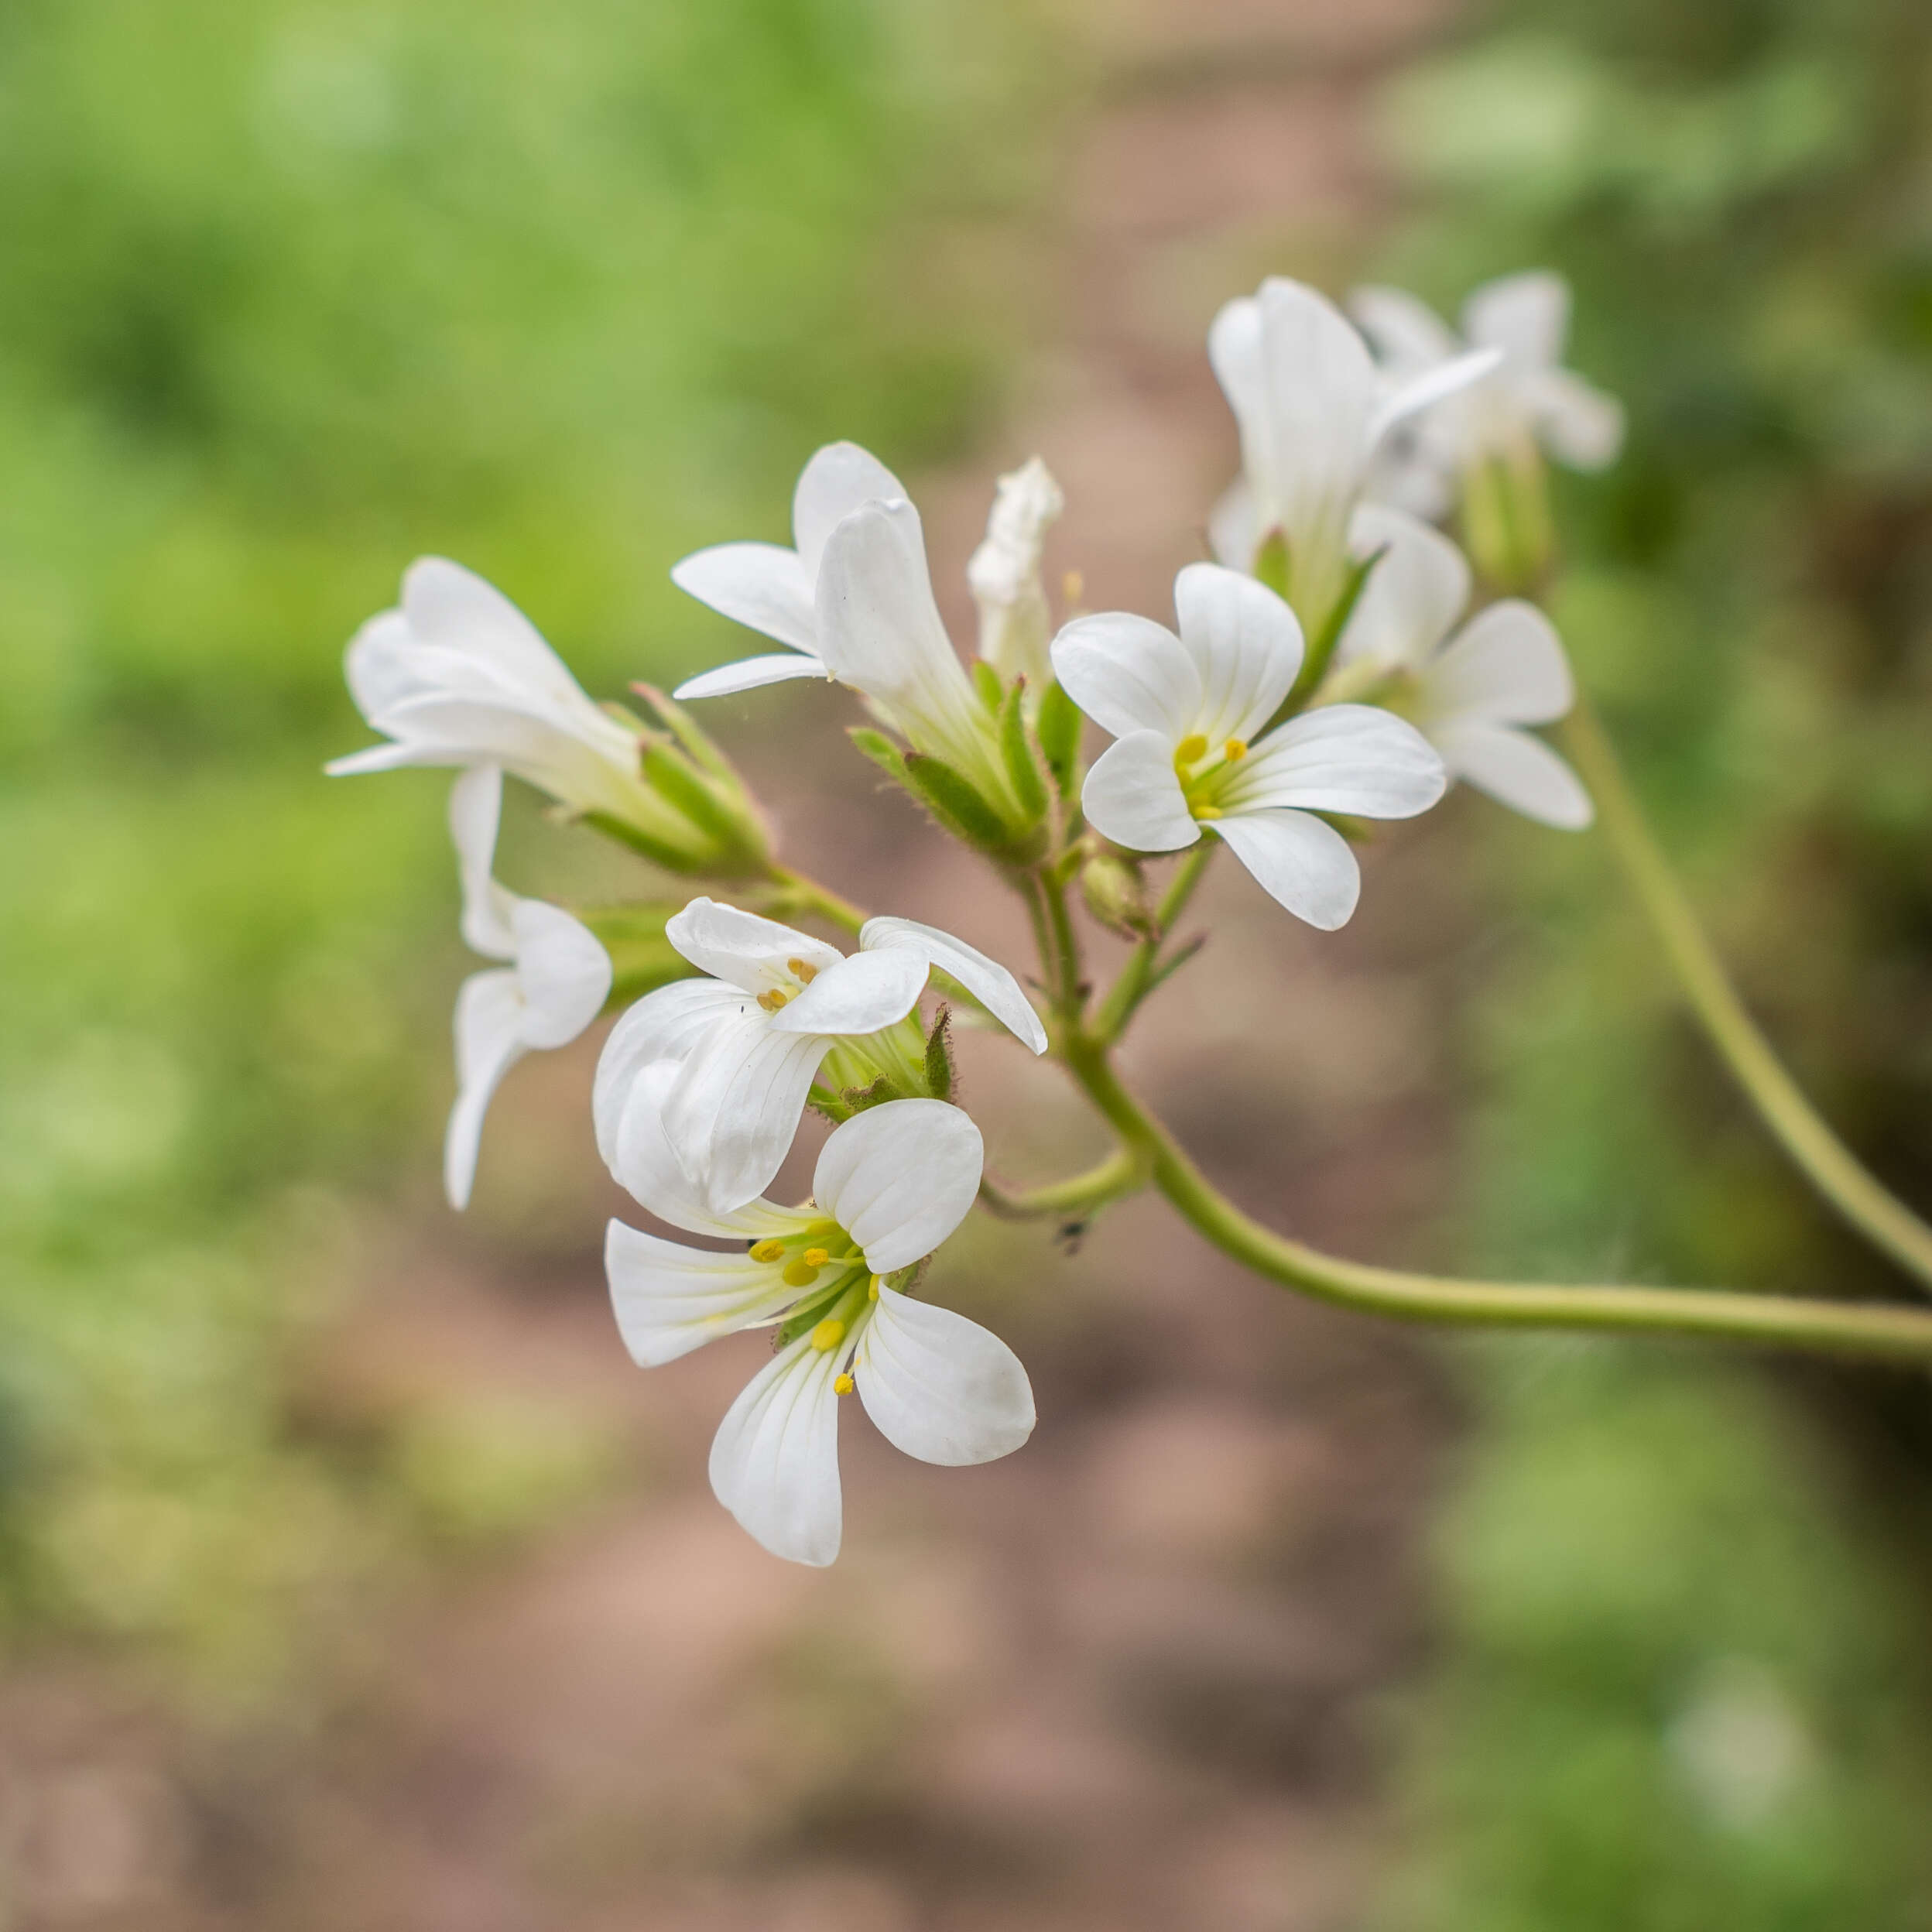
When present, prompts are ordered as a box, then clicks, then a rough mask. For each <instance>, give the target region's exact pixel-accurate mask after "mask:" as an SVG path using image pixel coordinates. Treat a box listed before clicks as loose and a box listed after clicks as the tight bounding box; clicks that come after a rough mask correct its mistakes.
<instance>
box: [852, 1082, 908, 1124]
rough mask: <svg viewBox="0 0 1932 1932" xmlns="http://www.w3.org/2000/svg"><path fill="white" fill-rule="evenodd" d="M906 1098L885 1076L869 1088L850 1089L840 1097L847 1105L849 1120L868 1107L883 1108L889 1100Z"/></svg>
mask: <svg viewBox="0 0 1932 1932" xmlns="http://www.w3.org/2000/svg"><path fill="white" fill-rule="evenodd" d="M839 1098H840V1099H841V1100H842V1101H844V1103H845V1108H846V1113H847V1116H848V1118H849V1117H850V1116H851V1115H853V1114H862V1113H864V1112H865V1110H866V1108H868V1107H882V1106H884V1105H885V1104H886V1101H889V1100H903V1099H904V1098H906V1096H905V1095H904V1094H902V1093H901V1092H900V1091H899V1089H898V1088H896V1086H894V1085H893V1084H892V1082H891V1081H889V1080H888V1079H887V1078H886V1076H885V1075H884V1074H880V1075H879V1077H878V1078H877V1079H876V1080H875V1081H873V1082H872V1084H871V1085H870V1086H869V1087H848V1088H846V1089H845V1091H844V1092H843V1093H842V1094H840V1095H839Z"/></svg>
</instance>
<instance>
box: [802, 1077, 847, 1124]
mask: <svg viewBox="0 0 1932 1932" xmlns="http://www.w3.org/2000/svg"><path fill="white" fill-rule="evenodd" d="M805 1104H806V1105H807V1106H808V1107H809V1108H811V1110H812V1112H814V1113H815V1114H822V1115H824V1117H825V1118H826V1119H827V1120H829V1121H830V1122H831V1123H832V1125H834V1127H837V1126H841V1125H844V1122H847V1121H848V1120H850V1119H851V1117H852V1110H851V1108H849V1107H848V1106H847V1105H845V1102H844V1100H843V1099H841V1098H840V1097H839V1095H838V1094H835V1093H834V1092H833V1091H832V1090H831V1088H829V1087H820V1086H818V1085H816V1084H814V1087H813V1088H812V1091H810V1093H809V1094H807V1095H806V1096H805Z"/></svg>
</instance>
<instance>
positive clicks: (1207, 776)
mask: <svg viewBox="0 0 1932 1932" xmlns="http://www.w3.org/2000/svg"><path fill="white" fill-rule="evenodd" d="M1247 755H1248V741H1247V740H1246V739H1245V738H1228V739H1226V740H1225V741H1224V742H1222V743H1221V745H1219V746H1218V748H1216V747H1211V746H1210V745H1209V744H1208V740H1207V738H1206V737H1205V735H1204V734H1202V733H1201V732H1200V731H1190V732H1189V733H1188V735H1187V736H1186V737H1185V738H1183V739H1182V740H1181V741H1180V743H1179V744H1178V745H1176V746H1175V747H1174V776H1176V777H1177V779H1180V792H1181V796H1182V797H1183V798H1184V799H1185V800H1187V809H1188V810H1189V811H1190V813H1192V814H1193V815H1194V817H1196V818H1197V819H1201V820H1213V819H1217V818H1219V817H1221V807H1220V805H1218V803H1216V802H1215V801H1216V800H1217V799H1218V797H1219V796H1220V795H1221V793H1222V792H1223V790H1225V787H1226V783H1227V779H1228V775H1229V774H1230V772H1231V771H1232V770H1233V769H1234V767H1235V766H1237V765H1238V764H1239V763H1240V762H1241V761H1242V759H1244V758H1245V757H1246V756H1247Z"/></svg>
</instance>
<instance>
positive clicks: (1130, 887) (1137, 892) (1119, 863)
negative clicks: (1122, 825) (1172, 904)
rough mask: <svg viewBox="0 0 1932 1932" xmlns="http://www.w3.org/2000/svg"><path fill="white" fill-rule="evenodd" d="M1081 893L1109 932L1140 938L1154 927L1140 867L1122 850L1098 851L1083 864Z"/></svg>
mask: <svg viewBox="0 0 1932 1932" xmlns="http://www.w3.org/2000/svg"><path fill="white" fill-rule="evenodd" d="M1080 893H1081V898H1083V899H1085V900H1086V902H1087V909H1088V911H1089V912H1090V913H1092V914H1093V916H1094V918H1096V919H1097V920H1099V921H1100V923H1101V925H1103V926H1105V927H1106V928H1107V930H1108V931H1109V932H1112V933H1119V934H1120V935H1121V937H1122V938H1124V939H1139V938H1141V937H1144V936H1145V935H1146V933H1148V932H1149V931H1150V930H1152V929H1153V914H1152V913H1151V912H1149V909H1148V906H1147V897H1146V890H1145V888H1144V887H1143V886H1142V882H1141V876H1140V868H1139V866H1138V865H1136V864H1135V863H1134V862H1133V861H1132V860H1131V859H1129V858H1123V857H1122V855H1120V854H1119V853H1118V852H1108V851H1101V852H1096V853H1095V854H1094V855H1093V857H1092V858H1090V859H1088V862H1086V864H1085V865H1083V866H1082V867H1081V868H1080Z"/></svg>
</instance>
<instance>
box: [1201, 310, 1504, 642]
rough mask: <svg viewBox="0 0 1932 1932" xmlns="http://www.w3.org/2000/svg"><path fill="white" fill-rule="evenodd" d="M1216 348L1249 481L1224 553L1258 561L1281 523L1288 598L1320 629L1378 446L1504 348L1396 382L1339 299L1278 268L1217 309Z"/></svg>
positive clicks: (1221, 545)
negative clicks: (1253, 291) (1382, 370)
mask: <svg viewBox="0 0 1932 1932" xmlns="http://www.w3.org/2000/svg"><path fill="white" fill-rule="evenodd" d="M1208 358H1209V360H1210V361H1211V362H1212V363H1213V365H1214V374H1215V375H1216V377H1217V378H1218V379H1219V381H1220V383H1221V389H1222V391H1223V392H1224V393H1225V395H1226V396H1227V398H1228V404H1229V406H1230V407H1231V409H1233V410H1234V413H1235V421H1236V423H1238V426H1239V427H1240V430H1241V463H1242V477H1241V480H1240V481H1238V482H1237V483H1236V484H1235V485H1234V487H1233V488H1231V490H1229V491H1228V493H1227V495H1225V496H1224V497H1223V498H1221V502H1220V503H1219V504H1218V505H1216V507H1215V509H1214V516H1213V518H1212V519H1211V523H1210V526H1209V536H1210V538H1211V541H1212V543H1213V544H1214V554H1215V556H1216V557H1218V558H1219V559H1220V560H1221V562H1222V563H1225V564H1227V565H1228V566H1229V567H1231V568H1233V569H1235V570H1252V569H1253V568H1254V567H1255V560H1256V557H1257V555H1258V554H1259V551H1260V549H1261V546H1262V543H1263V542H1264V541H1265V540H1266V539H1267V538H1268V536H1269V535H1270V533H1273V532H1274V531H1276V530H1279V532H1280V533H1281V534H1282V536H1283V539H1284V540H1285V541H1286V546H1287V566H1288V601H1289V602H1290V604H1292V605H1293V606H1294V608H1295V612H1296V615H1297V616H1298V617H1300V619H1301V621H1302V623H1303V626H1304V627H1305V628H1306V629H1307V631H1308V632H1309V634H1310V635H1311V636H1314V637H1320V636H1321V635H1322V634H1323V632H1324V627H1325V626H1326V625H1327V623H1328V622H1329V620H1330V618H1331V615H1332V614H1333V612H1334V608H1335V607H1336V605H1337V603H1338V601H1339V600H1340V598H1341V595H1342V594H1343V590H1344V587H1345V584H1346V581H1347V574H1348V553H1347V539H1348V519H1349V518H1350V516H1351V515H1352V514H1353V513H1354V511H1355V505H1356V504H1357V503H1358V502H1360V501H1361V498H1362V492H1363V490H1364V489H1365V487H1366V485H1367V483H1368V479H1369V466H1370V464H1371V462H1372V460H1373V458H1374V457H1375V451H1376V449H1377V447H1378V446H1379V444H1381V442H1382V439H1383V437H1385V436H1386V435H1387V434H1388V433H1389V430H1391V429H1392V428H1393V427H1394V426H1395V425H1396V424H1397V423H1399V422H1401V421H1403V419H1404V418H1406V417H1408V416H1413V414H1414V413H1416V411H1417V410H1419V409H1427V408H1428V407H1429V406H1430V405H1431V404H1432V403H1434V402H1439V401H1440V400H1441V399H1442V398H1443V397H1444V396H1449V395H1451V394H1453V393H1454V392H1455V391H1456V390H1458V389H1461V388H1462V387H1464V385H1467V384H1468V383H1470V382H1475V380H1476V379H1478V377H1480V376H1482V375H1484V374H1485V373H1486V372H1488V370H1489V369H1491V368H1493V367H1494V366H1495V362H1496V360H1497V358H1496V355H1495V351H1482V352H1480V353H1478V354H1476V355H1468V356H1463V357H1461V358H1458V359H1456V360H1454V361H1450V362H1447V363H1444V364H1442V365H1439V366H1433V367H1431V368H1428V369H1427V370H1425V371H1423V372H1421V373H1420V375H1418V376H1417V377H1416V379H1415V380H1414V381H1413V382H1406V383H1404V384H1403V385H1400V386H1399V387H1397V388H1394V389H1392V388H1391V387H1390V386H1389V385H1388V384H1387V383H1386V382H1385V381H1384V380H1383V379H1382V375H1380V374H1379V372H1378V371H1377V369H1376V368H1375V363H1374V361H1373V360H1372V358H1371V357H1370V355H1369V350H1368V346H1367V344H1365V343H1364V342H1363V341H1362V337H1360V336H1359V335H1358V334H1357V333H1356V332H1355V328H1354V327H1353V326H1352V325H1351V324H1350V323H1349V321H1348V318H1347V317H1345V315H1343V314H1342V313H1341V310H1338V308H1337V307H1335V306H1334V303H1331V301H1329V300H1327V297H1326V296H1322V295H1321V294H1318V293H1317V292H1316V291H1315V290H1314V289H1310V288H1307V287H1304V286H1303V285H1302V284H1301V283H1299V282H1290V281H1287V280H1285V279H1282V278H1280V277H1279V276H1276V277H1272V278H1270V279H1269V280H1268V281H1266V282H1264V283H1262V285H1261V289H1260V292H1259V294H1257V295H1254V296H1242V297H1241V298H1240V299H1239V300H1236V301H1233V302H1230V303H1228V304H1227V305H1226V307H1224V308H1223V309H1222V310H1221V313H1219V314H1218V316H1216V317H1214V325H1213V327H1211V329H1210V330H1209V331H1208Z"/></svg>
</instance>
